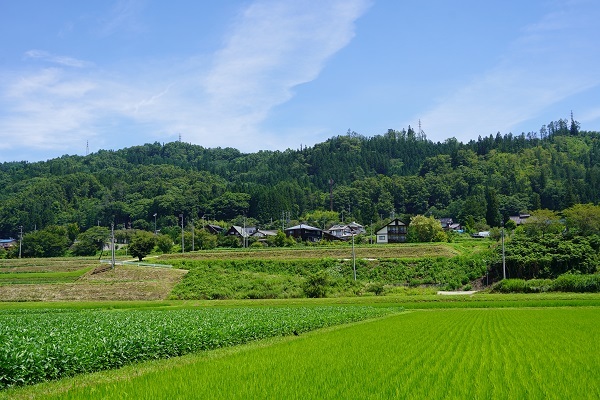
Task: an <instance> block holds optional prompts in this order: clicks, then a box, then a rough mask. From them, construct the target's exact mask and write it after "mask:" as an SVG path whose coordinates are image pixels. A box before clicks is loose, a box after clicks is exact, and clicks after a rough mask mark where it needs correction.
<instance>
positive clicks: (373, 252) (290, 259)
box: [0, 240, 491, 301]
mask: <svg viewBox="0 0 600 400" xmlns="http://www.w3.org/2000/svg"><path fill="white" fill-rule="evenodd" d="M490 244H491V242H489V241H474V240H466V241H461V242H458V243H445V244H440V243H428V244H403V245H389V246H382V245H360V246H358V245H357V246H356V247H355V255H356V260H357V277H358V279H359V282H358V283H354V282H353V281H352V267H351V265H352V261H351V257H352V252H351V248H350V246H349V245H348V244H339V245H334V246H314V247H295V248H265V249H219V250H211V251H196V252H192V253H186V254H168V255H154V256H151V257H152V258H150V257H148V260H150V261H151V262H153V263H154V262H158V263H165V264H172V265H174V266H175V267H176V268H173V269H163V268H137V267H135V266H117V268H116V269H115V270H111V271H108V272H104V273H101V274H96V275H92V274H91V273H90V270H91V269H92V268H94V267H96V266H98V265H99V263H98V259H96V258H90V257H88V258H55V259H20V260H15V259H12V260H0V301H31V300H36V301H47V300H52V301H60V300H78V301H86V300H151V299H166V298H167V297H168V296H169V295H170V294H172V297H173V298H179V299H214V298H289V297H303V296H304V295H305V294H304V292H303V289H302V285H303V283H304V281H305V280H306V277H307V276H308V274H310V273H314V272H316V271H319V270H326V271H327V273H328V275H329V278H330V280H329V287H328V295H329V296H348V295H356V294H369V293H370V292H369V290H371V289H372V287H371V286H369V285H370V284H372V283H373V282H379V283H380V284H381V288H379V290H380V292H381V291H385V292H387V293H394V292H396V293H407V292H408V293H423V291H422V290H420V291H416V290H414V289H409V290H406V288H405V287H404V286H402V285H403V284H406V283H412V284H413V286H417V285H419V284H420V283H438V282H450V281H452V282H453V284H454V285H460V284H461V283H466V282H467V281H468V280H469V277H472V276H479V274H480V270H481V268H482V262H481V260H480V261H479V262H478V264H477V265H474V266H473V265H470V264H469V259H470V258H471V257H473V256H475V257H477V254H480V253H481V252H484V251H485V250H486V249H487V248H488V247H489V246H490ZM119 259H125V258H124V257H119ZM455 261H457V262H455ZM473 267H474V268H473ZM178 268H183V269H178ZM188 270H189V271H190V274H188V275H185V274H186V273H187V272H188ZM184 276H185V278H184ZM2 278H4V280H2ZM178 283H180V284H179V285H177V288H176V289H175V290H174V291H173V287H175V285H176V284H178ZM384 285H385V288H384ZM375 289H377V288H375ZM383 289H385V290H383ZM428 292H429V293H434V292H435V289H431V290H429V291H428Z"/></svg>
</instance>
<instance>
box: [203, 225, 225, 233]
mask: <svg viewBox="0 0 600 400" xmlns="http://www.w3.org/2000/svg"><path fill="white" fill-rule="evenodd" d="M204 229H206V230H207V231H208V232H209V233H212V234H213V235H218V234H219V233H221V232H223V231H224V229H223V227H221V226H219V225H213V224H206V225H204Z"/></svg>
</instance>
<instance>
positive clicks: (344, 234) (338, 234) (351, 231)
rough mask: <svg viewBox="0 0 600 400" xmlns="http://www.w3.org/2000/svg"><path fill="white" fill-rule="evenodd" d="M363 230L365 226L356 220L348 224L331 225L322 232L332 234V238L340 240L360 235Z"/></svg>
mask: <svg viewBox="0 0 600 400" xmlns="http://www.w3.org/2000/svg"><path fill="white" fill-rule="evenodd" d="M365 232H366V231H365V228H364V227H363V226H362V225H360V224H357V223H356V222H352V223H350V224H348V225H339V224H338V225H333V226H332V227H331V228H329V229H327V230H326V231H324V233H327V234H329V235H331V236H333V238H332V239H341V240H350V239H351V238H352V236H353V235H360V234H361V233H365Z"/></svg>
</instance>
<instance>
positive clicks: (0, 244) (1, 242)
mask: <svg viewBox="0 0 600 400" xmlns="http://www.w3.org/2000/svg"><path fill="white" fill-rule="evenodd" d="M16 245H17V240H16V239H13V238H9V239H0V248H3V249H9V248H11V247H13V246H16Z"/></svg>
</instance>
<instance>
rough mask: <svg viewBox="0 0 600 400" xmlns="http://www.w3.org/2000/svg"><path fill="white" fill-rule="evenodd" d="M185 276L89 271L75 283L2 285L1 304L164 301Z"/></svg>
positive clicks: (129, 269)
mask: <svg viewBox="0 0 600 400" xmlns="http://www.w3.org/2000/svg"><path fill="white" fill-rule="evenodd" d="M32 272H33V271H32ZM186 273H187V271H184V270H179V269H172V268H150V267H136V266H129V265H127V266H116V267H115V269H114V270H109V271H106V272H102V273H99V274H94V275H92V274H91V271H90V272H89V273H87V274H85V275H84V276H82V277H81V278H80V279H79V280H77V282H74V283H57V284H39V285H37V284H33V285H32V284H13V285H2V286H0V301H58V300H90V301H91V300H161V299H166V298H167V297H168V295H169V293H170V292H171V290H172V289H173V287H174V286H175V285H176V284H177V283H178V282H179V281H180V280H181V278H182V277H183V275H185V274H186Z"/></svg>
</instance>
